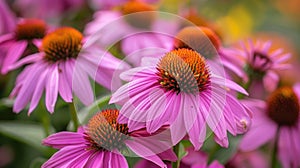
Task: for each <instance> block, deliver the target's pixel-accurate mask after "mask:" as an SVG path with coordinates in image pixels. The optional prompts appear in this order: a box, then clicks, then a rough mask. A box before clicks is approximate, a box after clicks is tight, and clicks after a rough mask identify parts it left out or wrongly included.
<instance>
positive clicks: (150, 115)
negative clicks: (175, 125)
mask: <svg viewBox="0 0 300 168" xmlns="http://www.w3.org/2000/svg"><path fill="white" fill-rule="evenodd" d="M169 95H170V92H169V93H167V94H165V93H164V91H163V90H162V89H160V88H155V89H153V90H152V91H151V92H150V95H149V99H150V103H151V106H150V108H149V109H148V110H147V111H146V113H147V120H146V128H147V131H148V132H149V133H153V132H155V131H157V130H158V129H159V128H160V127H161V126H162V125H164V124H166V123H165V122H166V121H163V120H160V121H161V122H160V123H159V124H158V123H156V125H154V124H153V121H154V120H155V119H157V118H160V116H161V115H164V114H165V113H166V108H167V103H168V101H167V100H168V99H167V97H168V96H169ZM165 118H170V116H166V117H165ZM157 124H158V125H157Z"/></svg>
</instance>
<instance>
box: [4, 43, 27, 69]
mask: <svg viewBox="0 0 300 168" xmlns="http://www.w3.org/2000/svg"><path fill="white" fill-rule="evenodd" d="M26 46H27V41H19V42H16V43H14V44H13V45H12V46H11V47H10V48H9V50H8V52H7V55H6V57H5V59H4V61H3V65H2V66H3V67H2V70H1V73H3V74H6V73H7V72H8V68H9V66H10V65H12V64H14V63H15V62H16V61H17V60H18V59H19V58H21V56H22V54H23V53H24V51H25V49H26Z"/></svg>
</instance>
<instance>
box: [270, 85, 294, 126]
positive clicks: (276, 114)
mask: <svg viewBox="0 0 300 168" xmlns="http://www.w3.org/2000/svg"><path fill="white" fill-rule="evenodd" d="M267 103H268V110H267V111H268V116H269V117H270V118H271V119H272V120H273V121H275V122H276V123H277V124H278V125H283V126H293V125H295V124H296V123H297V122H298V119H299V100H298V97H297V95H296V94H295V92H294V91H293V89H292V88H290V87H282V88H279V89H277V90H276V91H274V92H273V93H272V94H271V95H270V97H269V99H268V101H267Z"/></svg>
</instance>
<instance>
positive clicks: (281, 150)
mask: <svg viewBox="0 0 300 168" xmlns="http://www.w3.org/2000/svg"><path fill="white" fill-rule="evenodd" d="M299 100H300V85H299V84H297V85H294V86H293V87H288V86H284V87H281V88H279V89H277V90H275V91H274V92H273V93H272V94H271V95H270V97H269V99H268V101H267V103H265V102H259V101H247V102H245V103H247V104H248V106H249V108H251V110H252V111H253V122H252V126H251V127H250V129H249V131H248V132H247V133H246V134H245V136H244V137H243V139H242V140H241V144H240V149H241V150H242V151H251V150H254V149H257V148H258V147H260V146H262V145H263V144H266V143H267V142H274V141H275V139H276V138H278V144H276V145H277V146H278V156H279V159H280V160H281V162H282V165H283V166H284V167H285V168H288V167H289V168H290V167H292V168H296V167H299V166H300V161H299V158H300V144H299V139H300V104H299V103H300V101H299Z"/></svg>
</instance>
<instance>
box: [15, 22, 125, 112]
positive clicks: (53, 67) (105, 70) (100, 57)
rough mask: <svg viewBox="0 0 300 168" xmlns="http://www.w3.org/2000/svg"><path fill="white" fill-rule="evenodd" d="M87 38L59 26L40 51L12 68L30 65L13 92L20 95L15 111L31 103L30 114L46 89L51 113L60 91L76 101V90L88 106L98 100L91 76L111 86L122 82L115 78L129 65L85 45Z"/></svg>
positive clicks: (75, 31) (104, 84)
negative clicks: (74, 96) (90, 79)
mask: <svg viewBox="0 0 300 168" xmlns="http://www.w3.org/2000/svg"><path fill="white" fill-rule="evenodd" d="M83 38H84V37H83V35H82V34H81V33H80V32H79V31H77V30H76V29H74V28H71V27H62V28H58V29H56V30H54V31H53V32H51V33H49V34H47V35H46V36H45V37H44V38H43V41H42V45H41V47H40V52H38V53H36V54H33V55H29V56H27V57H25V58H24V59H21V60H20V61H19V62H17V63H16V65H15V66H14V67H11V68H17V67H19V66H21V65H23V64H30V65H27V66H26V68H25V69H24V70H23V71H22V72H21V73H20V74H19V76H18V77H17V81H16V86H15V88H14V90H13V91H12V93H11V95H10V96H11V97H14V96H16V100H15V103H14V106H13V111H14V112H20V111H21V110H22V109H24V108H25V106H26V105H27V104H28V103H29V102H30V106H29V111H28V113H29V114H30V113H31V112H32V111H33V110H34V109H35V108H36V106H37V104H38V102H39V100H40V98H41V96H42V94H43V91H44V90H45V92H46V94H45V96H46V99H45V102H46V107H47V110H48V111H49V112H51V113H52V112H53V111H54V107H55V103H56V100H57V96H58V93H59V94H60V96H61V97H62V98H63V100H64V101H66V102H72V101H73V95H72V91H74V93H75V94H76V96H77V97H78V98H79V99H80V100H81V101H82V102H83V103H84V104H85V105H88V104H90V103H92V102H93V100H94V97H93V90H92V88H91V85H90V81H89V77H91V78H92V79H93V80H95V81H97V82H98V83H100V84H101V85H103V86H104V87H106V88H108V89H111V88H112V87H113V86H114V85H121V81H120V80H118V79H116V80H113V77H114V76H115V74H118V73H120V72H121V71H123V70H124V69H126V68H127V65H125V64H121V61H120V60H118V59H117V58H115V57H113V56H112V55H111V54H110V53H107V52H105V51H103V50H101V49H98V48H96V47H94V46H93V45H89V46H86V45H84V44H85V41H84V39H83ZM112 80H113V81H112Z"/></svg>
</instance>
